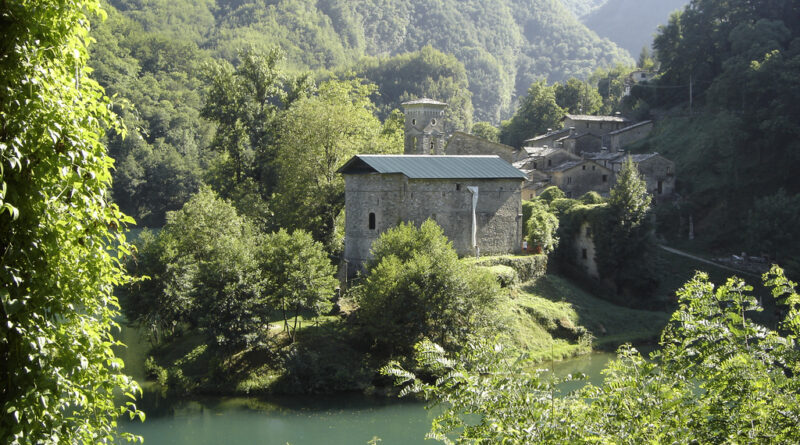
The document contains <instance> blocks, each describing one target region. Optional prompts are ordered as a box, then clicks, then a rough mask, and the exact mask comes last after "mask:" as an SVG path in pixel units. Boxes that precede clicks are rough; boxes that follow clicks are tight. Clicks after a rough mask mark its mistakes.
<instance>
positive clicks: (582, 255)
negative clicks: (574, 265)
mask: <svg viewBox="0 0 800 445" xmlns="http://www.w3.org/2000/svg"><path fill="white" fill-rule="evenodd" d="M581 258H582V259H584V260H585V259H587V258H588V255H587V254H586V249H581Z"/></svg>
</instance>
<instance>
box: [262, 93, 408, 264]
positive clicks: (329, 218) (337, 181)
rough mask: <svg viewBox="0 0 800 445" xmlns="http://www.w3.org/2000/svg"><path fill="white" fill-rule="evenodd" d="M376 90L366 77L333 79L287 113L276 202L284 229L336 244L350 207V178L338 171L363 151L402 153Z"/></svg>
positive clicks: (280, 138)
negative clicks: (340, 220) (377, 110)
mask: <svg viewBox="0 0 800 445" xmlns="http://www.w3.org/2000/svg"><path fill="white" fill-rule="evenodd" d="M373 91H374V87H373V86H371V85H365V84H362V83H361V82H360V81H340V80H330V81H328V82H325V83H323V84H322V85H320V86H319V91H318V93H317V94H316V95H313V96H309V97H306V98H303V99H300V100H298V101H297V102H296V103H294V104H293V105H292V106H291V107H290V108H289V109H288V110H287V111H286V112H285V113H283V114H282V115H281V119H280V126H279V129H278V154H277V165H278V166H279V170H278V187H277V193H278V195H277V196H276V198H275V200H274V201H273V202H274V210H275V214H276V219H277V220H278V222H279V224H280V226H281V227H285V228H289V229H303V230H306V231H308V232H310V233H311V234H312V235H313V236H314V239H316V240H318V241H321V242H323V243H324V244H325V245H326V247H327V248H331V247H332V246H333V245H334V240H335V239H336V236H337V234H336V219H337V217H338V216H339V214H340V213H341V212H342V209H343V208H344V180H343V179H342V177H341V175H340V174H338V173H337V172H336V171H337V170H338V169H339V167H341V166H342V165H343V164H344V163H345V162H346V161H347V160H348V159H349V158H350V157H352V156H353V155H355V154H358V153H385V152H394V153H397V152H400V151H402V145H396V146H388V145H387V142H388V143H391V142H393V143H395V144H396V143H397V142H398V139H397V138H396V137H394V136H393V132H387V133H384V131H383V130H384V128H383V127H382V126H381V122H380V121H379V120H378V118H376V117H375V115H374V114H373V111H374V107H373V105H372V103H371V102H370V100H369V95H370V94H371V93H372V92H373Z"/></svg>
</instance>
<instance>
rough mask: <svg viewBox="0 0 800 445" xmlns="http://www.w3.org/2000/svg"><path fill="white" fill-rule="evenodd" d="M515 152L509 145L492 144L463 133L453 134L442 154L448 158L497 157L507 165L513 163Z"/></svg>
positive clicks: (486, 140)
mask: <svg viewBox="0 0 800 445" xmlns="http://www.w3.org/2000/svg"><path fill="white" fill-rule="evenodd" d="M517 152H518V150H516V149H515V148H514V147H512V146H510V145H505V144H501V143H499V142H492V141H490V140H488V139H484V138H482V137H478V136H475V135H471V134H469V133H464V132H463V131H456V132H455V133H453V135H452V136H450V139H448V141H447V145H446V146H445V149H444V154H446V155H450V156H460V155H497V156H500V158H501V159H503V160H505V161H506V162H509V163H511V162H514V158H515V157H517Z"/></svg>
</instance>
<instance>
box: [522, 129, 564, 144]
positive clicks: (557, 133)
mask: <svg viewBox="0 0 800 445" xmlns="http://www.w3.org/2000/svg"><path fill="white" fill-rule="evenodd" d="M569 131H570V128H562V129H560V130H554V131H551V132H549V133H545V134H540V135H539V136H534V137H532V138H530V139H525V140H524V141H522V142H536V141H540V140H542V139H546V138H549V137H552V136H557V135H559V134H561V133H567V132H569Z"/></svg>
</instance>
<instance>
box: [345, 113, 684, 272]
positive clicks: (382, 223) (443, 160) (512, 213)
mask: <svg viewBox="0 0 800 445" xmlns="http://www.w3.org/2000/svg"><path fill="white" fill-rule="evenodd" d="M403 107H404V112H405V138H404V139H405V142H404V144H405V145H404V154H403V155H357V156H354V157H353V158H352V159H350V160H349V161H348V162H347V163H346V164H345V165H344V166H343V167H342V168H340V169H339V173H341V174H342V175H343V176H344V178H345V215H346V224H345V250H344V262H345V268H346V270H347V272H346V274H347V275H352V274H353V273H355V272H356V271H359V270H362V268H363V264H365V262H366V261H367V260H368V259H369V256H370V246H371V245H372V242H373V241H374V240H375V239H377V238H378V236H379V235H380V234H381V233H383V232H384V231H386V230H387V229H389V228H391V227H393V226H395V225H397V224H398V223H399V222H413V223H415V224H417V225H418V224H421V223H422V222H423V221H425V220H427V219H433V220H434V221H436V222H437V224H439V225H440V226H441V227H442V229H443V230H444V233H445V235H447V237H448V238H449V239H450V240H451V241H452V242H453V245H454V247H455V249H456V250H457V251H458V253H459V255H461V256H466V255H475V256H479V255H480V254H481V253H483V254H494V255H497V254H508V253H517V252H519V251H520V250H521V249H522V246H523V240H522V233H523V230H522V225H523V221H522V207H521V202H522V200H531V199H533V198H535V197H536V196H537V195H538V194H539V193H541V192H542V191H543V190H544V189H545V188H547V187H551V186H557V187H558V188H559V189H561V190H562V191H563V192H564V194H565V195H566V197H567V198H578V197H580V196H582V195H583V194H585V193H588V192H597V193H599V194H600V195H601V196H605V197H607V196H608V195H609V192H610V190H611V187H613V185H614V183H615V181H616V174H617V173H618V172H619V171H620V169H621V167H622V164H623V162H625V160H626V158H627V157H629V156H630V158H631V159H632V161H633V162H634V163H635V164H636V165H637V167H638V168H639V172H640V173H641V174H642V176H643V178H644V179H645V181H646V184H647V190H648V191H649V192H650V193H651V194H652V195H653V196H654V197H655V200H656V201H659V200H665V199H669V198H670V197H672V196H673V194H674V190H675V164H674V163H673V162H672V161H670V160H669V159H667V158H665V157H664V156H661V155H659V154H658V153H646V154H629V153H628V152H627V151H626V150H625V148H626V147H627V146H629V145H630V144H633V143H635V142H637V141H639V140H642V139H644V138H645V137H647V135H648V134H649V133H650V131H651V130H652V128H653V122H652V121H649V120H648V121H643V122H632V121H630V120H628V119H626V118H624V117H621V116H589V115H571V114H568V115H566V116H565V117H564V119H563V128H561V129H557V130H551V131H549V132H547V133H546V134H542V135H537V136H534V137H532V138H530V139H527V140H525V141H524V146H523V147H519V148H514V147H510V146H508V145H504V144H501V143H497V142H492V141H489V140H487V139H484V138H481V137H477V136H474V135H471V134H467V133H464V132H454V133H453V134H448V132H447V129H446V127H445V119H444V116H445V109H446V107H447V104H446V103H443V102H439V101H435V100H431V99H427V98H423V99H418V100H412V101H408V102H404V103H403ZM584 238H586V237H584ZM579 241H580V242H579V243H578V244H579V245H580V248H579V251H580V253H579V256H580V258H579V260H581V261H580V262H581V263H592V261H589V260H590V258H588V256H587V253H586V250H587V245H588V244H591V240H590V239H581V240H579ZM588 250H593V246H588ZM585 266H586V269H587V272H588V273H589V275H592V276H596V266H594V265H593V264H585ZM593 271H594V273H593Z"/></svg>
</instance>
